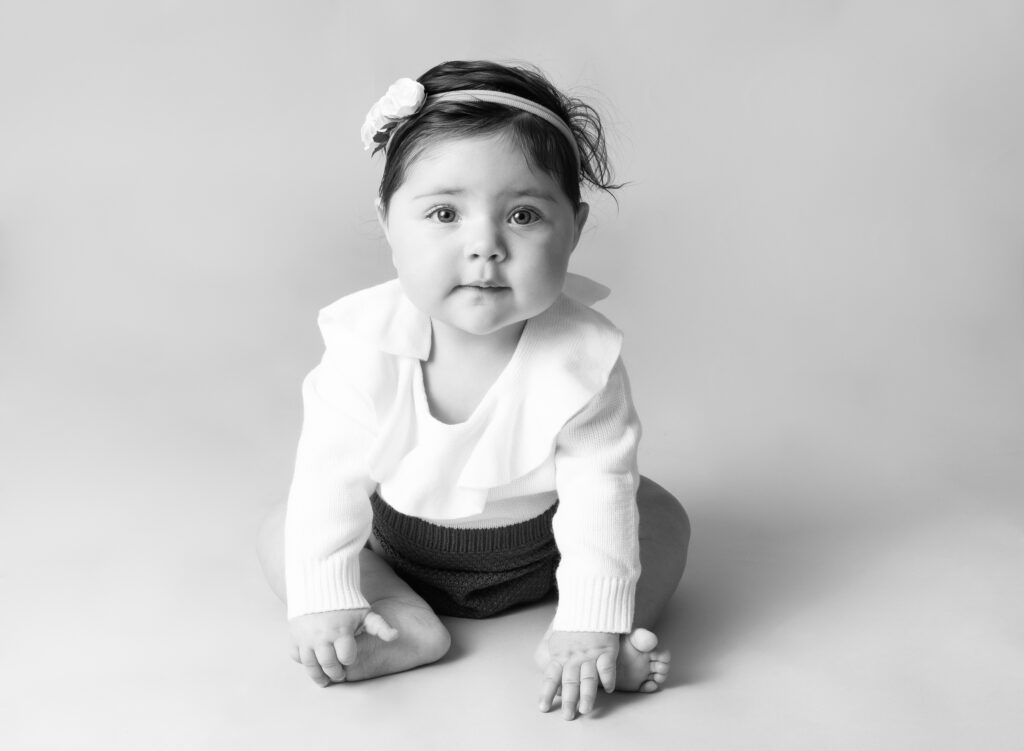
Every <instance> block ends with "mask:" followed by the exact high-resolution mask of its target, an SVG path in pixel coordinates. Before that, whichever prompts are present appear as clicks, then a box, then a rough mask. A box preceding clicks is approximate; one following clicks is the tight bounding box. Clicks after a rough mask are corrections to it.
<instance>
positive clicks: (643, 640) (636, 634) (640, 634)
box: [629, 628, 658, 652]
mask: <svg viewBox="0 0 1024 751" xmlns="http://www.w3.org/2000/svg"><path fill="white" fill-rule="evenodd" d="M629 643H630V644H632V645H633V648H634V649H636V650H637V651H639V652H650V651H651V650H653V649H654V648H655V647H656V646H658V637H657V636H655V635H654V632H653V631H648V630H647V629H646V628H638V629H635V630H634V631H633V632H632V633H631V634H630V635H629Z"/></svg>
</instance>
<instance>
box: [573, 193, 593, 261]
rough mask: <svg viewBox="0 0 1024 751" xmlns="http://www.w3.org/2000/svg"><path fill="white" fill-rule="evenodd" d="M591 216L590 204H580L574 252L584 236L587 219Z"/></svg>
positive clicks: (582, 202)
mask: <svg viewBox="0 0 1024 751" xmlns="http://www.w3.org/2000/svg"><path fill="white" fill-rule="evenodd" d="M589 216H590V204H589V203H587V202H586V201H581V202H580V207H579V208H578V209H576V234H575V236H574V237H573V240H572V247H573V250H575V249H576V243H578V242H579V241H580V236H581V235H582V234H583V228H584V227H585V226H586V224H587V217H589Z"/></svg>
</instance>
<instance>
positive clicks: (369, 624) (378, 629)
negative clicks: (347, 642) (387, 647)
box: [363, 610, 398, 641]
mask: <svg viewBox="0 0 1024 751" xmlns="http://www.w3.org/2000/svg"><path fill="white" fill-rule="evenodd" d="M363 630H364V631H366V633H368V634H373V635H374V636H376V637H377V638H378V639H380V640H381V641H394V640H395V639H397V638H398V631H396V630H395V629H394V628H392V627H391V624H390V623H388V622H387V621H385V620H384V617H383V616H381V615H380V614H379V613H374V612H373V611H372V610H371V611H370V612H369V613H367V615H366V618H364V619H363Z"/></svg>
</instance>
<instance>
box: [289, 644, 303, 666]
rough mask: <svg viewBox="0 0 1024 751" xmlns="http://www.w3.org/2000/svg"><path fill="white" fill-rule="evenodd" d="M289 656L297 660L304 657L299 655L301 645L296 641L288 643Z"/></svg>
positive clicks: (300, 660) (299, 660)
mask: <svg viewBox="0 0 1024 751" xmlns="http://www.w3.org/2000/svg"><path fill="white" fill-rule="evenodd" d="M288 656H289V657H291V658H292V659H293V660H295V662H302V657H300V656H299V645H298V644H296V643H295V642H292V643H291V644H289V645H288Z"/></svg>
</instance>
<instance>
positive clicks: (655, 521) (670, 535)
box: [537, 477, 690, 692]
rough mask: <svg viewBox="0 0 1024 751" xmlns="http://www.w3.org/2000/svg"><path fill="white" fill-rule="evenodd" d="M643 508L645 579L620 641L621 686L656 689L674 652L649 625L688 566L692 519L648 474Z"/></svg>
mask: <svg viewBox="0 0 1024 751" xmlns="http://www.w3.org/2000/svg"><path fill="white" fill-rule="evenodd" d="M636 500H637V507H638V508H639V510H640V533H639V536H640V565H641V567H642V570H641V573H640V580H639V581H638V582H637V585H636V608H635V614H634V617H633V631H632V633H629V634H623V635H622V640H621V643H620V645H619V659H618V663H617V666H616V679H615V689H616V690H617V691H642V692H650V691H656V690H657V689H658V687H659V686H660V685H661V684H662V683H664V682H665V680H666V678H667V676H668V670H669V662H670V659H671V657H670V655H669V653H668V652H667V651H665V650H658V649H657V646H658V637H657V636H655V635H654V633H653V632H652V631H650V630H649V629H650V628H651V627H653V626H654V625H655V623H657V621H658V618H659V617H661V613H662V611H664V609H665V606H666V605H667V604H668V601H669V600H670V599H671V598H672V595H673V594H674V593H675V591H676V587H678V586H679V580H680V579H681V578H682V576H683V569H684V568H685V567H686V551H687V547H688V545H689V542H690V520H689V519H688V518H687V516H686V512H685V511H684V510H683V507H682V506H681V505H680V503H679V501H678V500H676V498H675V496H673V495H672V494H671V493H669V492H668V491H667V490H665V489H664V488H663V487H661V486H660V485H658V484H657V483H655V482H652V481H651V480H649V479H647V478H646V477H641V478H640V488H639V490H638V491H637V499H636ZM547 662H548V660H547V635H545V638H544V640H543V641H542V642H541V645H540V647H539V648H538V650H537V663H538V665H540V667H541V669H542V670H543V669H544V668H546V667H547Z"/></svg>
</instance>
